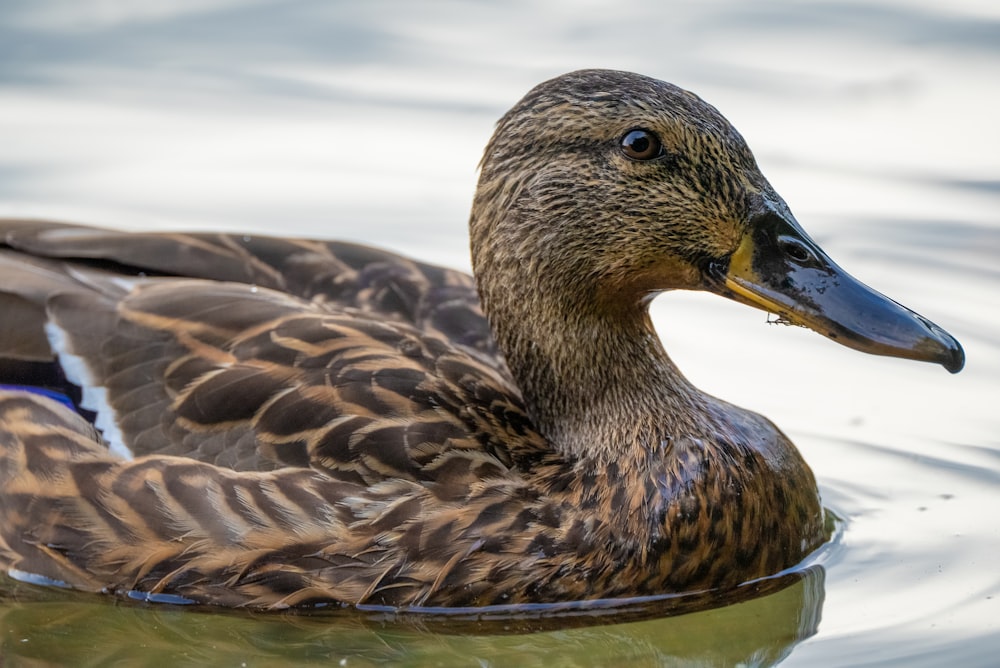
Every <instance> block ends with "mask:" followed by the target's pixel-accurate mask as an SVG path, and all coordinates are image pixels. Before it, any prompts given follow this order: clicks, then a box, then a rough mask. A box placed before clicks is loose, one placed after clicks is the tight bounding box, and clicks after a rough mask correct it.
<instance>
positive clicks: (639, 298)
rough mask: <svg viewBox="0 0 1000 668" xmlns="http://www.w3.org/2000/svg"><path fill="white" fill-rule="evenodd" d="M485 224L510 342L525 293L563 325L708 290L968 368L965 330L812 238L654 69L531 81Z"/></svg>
mask: <svg viewBox="0 0 1000 668" xmlns="http://www.w3.org/2000/svg"><path fill="white" fill-rule="evenodd" d="M471 233H472V234H471V237H472V250H473V263H474V266H475V270H476V274H477V278H478V280H479V285H480V293H481V296H482V299H483V305H484V310H485V311H486V313H487V315H488V316H490V317H491V322H493V325H494V329H495V330H497V334H498V338H499V340H500V341H501V345H505V341H504V339H505V338H506V339H510V338H512V335H511V334H510V333H509V332H506V331H504V330H505V329H506V326H505V325H504V324H503V323H498V320H508V319H510V316H511V315H512V314H514V313H516V312H517V311H518V308H519V306H518V305H519V304H521V303H528V302H530V303H532V306H531V308H532V309H533V310H535V311H539V310H540V311H545V312H550V313H552V314H559V315H557V316H556V317H554V318H552V319H550V321H549V322H548V323H547V327H548V328H549V329H548V331H549V332H550V333H551V331H552V329H553V328H557V329H558V328H560V327H564V326H565V327H566V328H573V327H581V326H582V327H585V328H586V326H587V323H593V322H597V321H601V322H608V321H609V320H613V319H615V318H619V319H621V318H625V319H627V318H629V317H632V316H631V315H629V314H634V313H637V312H639V311H642V312H643V313H644V312H645V305H646V304H647V303H648V301H649V300H650V299H651V298H652V296H655V295H656V294H658V293H659V292H662V291H664V290H670V289H697V290H701V289H704V290H710V291H712V292H715V293H717V294H720V295H723V296H725V297H728V298H730V299H734V300H736V301H738V302H741V303H744V304H747V305H750V306H754V307H756V308H760V309H763V310H765V311H768V312H771V313H774V314H777V315H778V316H779V318H780V319H781V321H783V322H786V323H791V324H796V325H801V326H804V327H808V328H810V329H813V330H815V331H817V332H819V333H820V334H822V335H824V336H826V337H828V338H830V339H832V340H834V341H836V342H838V343H841V344H843V345H846V346H849V347H851V348H855V349H857V350H861V351H864V352H869V353H875V354H880V355H890V356H894V357H902V358H908V359H913V360H921V361H928V362H936V363H939V364H941V365H942V366H944V367H945V368H946V369H948V370H949V371H951V372H957V371H959V370H960V369H961V368H962V366H963V363H964V353H963V351H962V348H961V346H960V345H959V343H958V342H957V341H956V340H955V339H954V338H953V337H952V336H950V335H949V334H948V333H947V332H945V331H944V330H943V329H941V328H940V327H938V326H936V325H935V324H933V323H931V322H930V321H928V320H927V319H925V318H923V317H922V316H920V315H918V314H916V313H914V312H913V311H911V310H909V309H907V308H905V307H903V306H901V305H900V304H897V303H896V302H894V301H892V300H891V299H889V298H887V297H885V296H883V295H881V294H879V293H878V292H876V291H875V290H872V289H871V288H869V287H867V286H866V285H864V284H863V283H861V282H860V281H858V280H857V279H855V278H853V277H852V276H850V275H849V274H847V273H846V272H845V271H844V270H843V269H841V268H840V267H838V266H837V265H836V264H835V263H834V262H833V261H832V260H831V259H830V258H829V257H828V256H827V255H826V253H824V252H823V250H822V249H821V248H820V247H819V246H818V245H817V244H816V243H815V242H814V241H813V240H812V239H810V238H809V236H808V235H807V234H806V233H805V232H804V231H803V229H802V228H801V227H800V226H799V224H798V222H797V221H796V220H795V218H794V216H793V215H792V213H791V211H790V210H789V208H788V206H787V205H786V204H785V202H784V201H783V200H782V198H781V197H780V196H779V195H778V194H777V193H776V192H775V190H774V189H773V188H772V187H771V185H770V184H769V183H768V182H767V180H766V179H765V178H764V176H763V175H762V174H761V172H760V170H759V168H758V166H757V163H756V161H755V159H754V157H753V154H752V153H751V151H750V149H749V148H748V147H747V145H746V142H745V141H744V140H743V138H742V137H741V136H740V134H739V133H738V132H737V131H736V130H735V129H734V128H733V127H732V125H730V124H729V122H728V121H726V119H725V118H724V117H723V116H722V115H721V114H720V113H719V112H718V111H717V110H716V109H715V108H714V107H712V106H711V105H709V104H707V103H705V102H704V101H702V100H701V99H700V98H698V97H697V96H695V95H694V94H692V93H689V92H687V91H685V90H682V89H680V88H677V87H676V86H673V85H671V84H668V83H664V82H662V81H657V80H654V79H650V78H648V77H644V76H640V75H636V74H630V73H625V72H614V71H603V70H588V71H580V72H574V73H571V74H567V75H564V76H561V77H558V78H556V79H553V80H551V81H548V82H545V83H543V84H541V85H539V86H538V87H536V88H535V89H534V90H532V91H531V92H529V93H528V94H527V95H526V96H525V97H524V98H523V99H522V100H521V101H520V102H519V103H518V104H517V105H516V106H515V107H514V108H513V109H512V110H511V111H510V112H508V113H507V114H506V115H505V116H504V117H503V118H502V119H501V120H500V122H499V123H498V127H497V130H496V133H495V135H494V137H493V139H492V140H491V142H490V144H489V146H488V147H487V149H486V153H485V156H484V158H483V163H482V171H481V178H480V184H479V189H478V191H477V197H476V202H475V205H474V207H473V215H472V220H471ZM514 283H523V284H525V287H526V288H527V289H522V288H520V287H518V286H515V285H513V284H514ZM539 301H541V302H544V303H538V302H539ZM504 311H506V312H508V315H507V316H506V317H504V318H496V317H494V314H495V313H497V312H504ZM524 317H529V316H528V315H525V316H524ZM514 319H517V318H516V317H514ZM516 327H518V328H519V329H520V325H516ZM513 338H516V337H513ZM536 338H537V334H536ZM508 343H509V344H510V345H513V346H517V345H522V346H523V345H525V342H523V341H522V342H520V343H519V342H516V341H510V342H508ZM563 343H565V344H570V345H571V344H572V341H563ZM528 345H532V344H530V342H529V344H528ZM505 352H506V350H505Z"/></svg>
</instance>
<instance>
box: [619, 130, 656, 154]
mask: <svg viewBox="0 0 1000 668" xmlns="http://www.w3.org/2000/svg"><path fill="white" fill-rule="evenodd" d="M620 146H621V149H622V153H624V154H625V157H627V158H631V159H632V160H655V159H656V158H659V157H660V156H662V155H663V144H662V143H661V142H660V138H659V137H657V136H656V133H655V132H653V131H651V130H643V129H642V128H637V129H635V130H629V131H628V132H626V133H625V134H624V136H622V139H621V144H620Z"/></svg>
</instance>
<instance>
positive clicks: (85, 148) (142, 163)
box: [0, 0, 1000, 666]
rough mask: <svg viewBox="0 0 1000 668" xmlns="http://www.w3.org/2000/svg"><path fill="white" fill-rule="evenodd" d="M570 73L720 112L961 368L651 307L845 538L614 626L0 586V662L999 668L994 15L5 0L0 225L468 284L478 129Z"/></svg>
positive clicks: (999, 221)
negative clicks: (337, 254)
mask: <svg viewBox="0 0 1000 668" xmlns="http://www.w3.org/2000/svg"><path fill="white" fill-rule="evenodd" d="M993 4H995V3H993ZM593 66H600V67H613V68H621V69H629V70H634V71H639V72H642V73H644V74H649V75H652V76H655V77H658V78H662V79H667V80H671V81H674V82H675V83H677V84H679V85H682V86H684V87H687V88H689V89H691V90H694V91H696V92H697V93H699V94H700V95H701V96H702V97H704V98H706V99H707V100H709V101H710V102H712V103H713V104H715V105H716V106H718V107H719V108H720V109H721V110H722V112H723V113H724V114H725V115H726V116H727V117H729V118H730V120H732V121H733V123H734V124H735V125H736V126H737V127H738V128H739V129H740V130H741V132H742V133H743V134H744V136H745V137H746V138H747V140H748V142H749V144H750V145H751V147H752V148H753V149H754V150H755V153H756V155H757V157H758V160H759V162H760V163H761V166H762V168H763V170H764V172H765V174H766V175H767V176H768V177H769V179H770V180H771V182H772V183H773V184H774V186H775V187H776V188H777V190H778V191H779V192H780V193H781V194H782V195H783V196H784V198H785V199H786V200H787V201H788V203H789V204H790V205H791V207H792V209H793V210H794V211H795V214H796V217H797V218H798V220H799V221H800V222H801V223H802V224H803V226H804V227H805V228H806V229H807V231H809V232H810V234H811V235H812V236H813V237H814V238H815V239H816V240H817V241H818V242H819V243H820V244H821V245H823V246H824V248H825V249H826V250H827V251H828V252H829V253H830V255H831V256H833V257H834V258H835V259H836V260H837V261H838V263H839V264H841V265H842V266H844V267H845V268H846V269H847V270H848V271H850V272H851V273H852V274H854V275H856V276H858V277H859V278H860V279H862V280H863V281H865V282H866V283H869V284H870V285H872V286H873V287H875V288H877V289H878V290H880V291H882V292H884V293H886V294H888V295H889V296H891V297H893V298H894V299H897V300H899V301H900V302H902V303H904V304H906V305H907V306H910V307H912V308H914V309H916V310H917V311H919V312H921V313H923V314H924V315H926V316H927V317H929V318H931V319H932V320H934V321H935V322H938V323H939V324H941V325H942V326H944V327H945V328H947V329H948V330H949V331H951V332H952V333H953V334H955V335H956V336H957V337H958V338H959V339H960V340H961V341H962V343H963V344H964V345H965V347H966V351H967V354H968V364H967V368H966V370H965V371H963V372H962V373H961V374H960V375H958V376H954V377H952V376H948V375H947V374H946V373H945V372H944V371H942V370H940V369H938V368H935V367H931V366H929V365H920V364H915V363H908V362H904V361H900V360H888V359H881V358H873V357H869V356H864V355H861V354H859V353H855V352H853V351H850V350H847V349H844V348H841V347H838V346H835V345H833V344H831V343H829V342H828V341H826V340H824V339H822V338H821V337H818V336H816V335H815V334H812V333H810V332H806V331H803V330H798V329H792V328H787V327H771V326H766V324H765V319H764V317H763V315H762V314H760V313H757V312H754V311H750V310H749V309H745V308H742V307H740V306H738V305H735V304H732V303H729V302H725V300H720V299H717V298H713V297H709V296H706V295H696V294H681V293H678V294H669V295H665V296H664V297H662V298H660V299H659V300H657V302H656V303H655V304H654V307H653V318H654V321H655V322H656V324H657V328H658V329H659V331H660V333H661V336H662V337H663V339H664V341H665V344H666V345H667V348H668V350H669V351H670V352H671V355H672V356H673V357H674V359H675V361H677V362H678V364H679V365H680V367H681V368H682V369H683V370H684V371H685V373H687V374H688V376H689V377H690V378H691V379H692V380H693V381H694V382H695V383H696V384H698V385H699V386H700V387H702V388H704V389H705V390H707V391H709V392H711V393H713V394H716V395H718V396H721V397H723V398H725V399H727V400H730V401H733V402H734V403H737V404H741V405H744V406H747V407H749V408H753V409H754V410H757V411H759V412H761V413H763V414H765V415H767V416H768V417H769V418H771V419H772V420H774V421H775V422H776V423H777V424H778V425H779V426H781V427H782V429H784V430H785V431H786V432H787V433H788V434H789V435H790V436H791V437H792V439H793V440H794V441H795V442H796V443H797V444H798V446H799V448H800V449H801V450H802V452H803V454H804V455H805V457H806V459H807V461H808V462H809V463H810V465H811V466H812V467H813V469H814V471H815V473H816V475H817V478H818V480H819V483H820V486H821V491H822V493H823V498H824V503H825V504H826V505H827V506H828V507H829V508H832V509H833V510H834V511H835V512H836V513H837V514H838V515H839V516H841V517H842V518H843V524H842V527H841V530H840V534H839V537H838V539H837V541H836V542H835V544H833V545H832V546H830V547H828V548H826V549H825V550H824V551H823V552H822V553H821V554H820V555H818V557H817V560H816V563H814V564H812V566H811V567H810V568H808V569H806V570H804V571H802V579H800V580H798V581H797V582H795V583H794V584H792V585H790V586H788V587H787V588H785V589H782V590H781V591H779V592H777V593H771V594H769V595H766V596H760V597H758V598H755V599H753V600H748V601H743V602H741V603H734V604H732V605H727V606H724V607H720V608H718V609H714V610H709V611H704V612H698V613H693V614H687V615H680V616H665V615H666V612H668V610H661V611H652V610H648V611H644V612H643V614H653V615H654V616H653V617H652V618H647V619H642V620H636V621H624V622H622V621H620V620H611V619H605V618H588V619H581V618H564V619H561V620H557V621H554V622H553V621H543V620H538V619H532V618H523V619H513V620H493V621H488V622H476V621H474V620H469V619H453V618H449V619H441V618H424V617H406V618H394V617H392V616H387V615H381V616H379V615H375V614H370V613H369V614H362V613H357V612H352V611H342V612H338V613H336V614H328V615H323V616H316V617H310V616H302V615H298V616H289V615H247V614H238V613H232V612H220V611H210V610H204V609H192V608H173V607H169V606H162V605H161V606H155V605H154V606H150V605H139V604H130V603H127V602H122V601H115V600H109V599H106V598H102V597H98V596H90V595H82V594H79V593H74V592H65V591H61V590H51V589H45V588H39V587H33V586H31V585H25V584H22V583H15V582H13V581H10V580H3V581H0V659H2V661H0V664H2V665H4V666H7V665H14V666H16V665H73V666H78V665H128V666H132V665H162V664H164V663H166V664H175V665H232V666H239V665H244V664H245V665H248V666H262V665H263V666H267V665H283V664H287V663H289V662H295V663H299V664H306V665H308V664H310V663H316V664H320V663H322V664H325V665H330V664H332V665H346V666H355V665H377V664H383V663H388V664H399V665H497V666H507V665H510V666H524V665H546V666H549V665H580V666H600V665H623V664H626V665H628V664H630V665H635V666H652V665H678V664H679V665H696V666H714V665H720V666H727V665H735V664H739V663H742V664H745V665H771V664H774V663H777V662H783V665H801V666H876V665H878V666H893V665H900V666H939V665H946V664H954V665H962V666H988V665H994V664H995V661H996V659H995V657H996V656H997V654H998V652H1000V570H998V569H997V564H998V561H997V554H998V553H1000V522H998V520H997V511H998V510H1000V412H998V411H997V409H996V406H997V403H998V400H1000V308H998V307H1000V298H998V295H1000V262H998V260H1000V157H998V156H1000V132H998V131H997V130H996V120H995V119H996V113H997V108H998V106H1000V105H998V103H1000V9H998V8H997V7H995V6H993V5H992V4H990V3H985V2H975V1H974V0H959V1H957V2H953V3H949V4H948V6H947V7H944V6H941V5H940V3H931V2H929V0H914V1H905V2H904V1H903V0H884V1H883V2H840V1H834V0H830V1H827V2H792V1H791V0H789V1H779V0H773V1H769V2H754V3H746V2H739V1H738V0H717V1H715V2H665V3H661V2H652V1H650V2H641V1H638V0H636V1H632V2H629V1H626V2H620V1H615V2H611V1H610V0H592V1H589V2H570V1H569V0H565V1H554V2H550V3H545V4H544V5H541V3H535V2H528V1H527V0H525V1H523V2H510V3H499V2H487V1H483V2H464V3H458V2H431V3H410V2H402V1H399V2H370V3H348V2H321V1H319V0H302V1H294V2H277V1H268V0H256V1H250V0H245V1H244V0H206V1H205V2H199V3H186V2H165V1H164V2H155V1H147V2H142V3H133V2H126V1H124V0H122V1H121V2H114V1H107V0H103V1H98V0H73V1H70V0H64V1H56V0H53V1H52V2H46V3H38V2H34V1H32V0H10V1H8V2H5V3H3V5H2V6H0V215H4V216H12V215H22V216H31V217H47V218H66V219H72V220H77V221H81V222H90V223H94V224H104V225H112V226H120V227H125V228H132V229H151V228H157V229H225V230H240V231H247V232H256V233H270V234H289V235H299V236H320V237H326V238H344V239H354V240H359V241H362V242H365V243H372V244H377V245H382V246H388V247H391V248H393V249H395V250H397V251H400V252H404V253H407V254H409V255H412V256H414V257H418V258H421V259H425V260H430V261H435V262H439V263H442V264H446V265H449V266H455V267H467V266H468V258H467V254H468V251H467V241H466V230H465V221H466V220H467V216H468V207H469V203H470V201H471V196H472V191H473V188H474V184H475V179H476V172H475V166H476V164H477V162H478V159H479V154H480V152H481V151H482V147H483V146H484V145H485V142H486V140H487V139H488V137H489V135H490V132H491V128H492V124H493V123H494V122H495V120H496V119H497V118H498V117H499V115H500V114H501V113H503V111H504V110H505V109H506V108H507V107H509V106H510V105H511V104H512V103H513V102H514V101H516V100H517V99H518V98H519V97H520V96H521V95H522V94H523V93H524V92H525V91H527V90H528V88H530V87H531V86H532V85H534V84H535V83H537V82H539V81H541V80H543V79H545V78H548V77H550V76H553V75H556V74H559V73H561V72H564V71H568V70H572V69H577V68H581V67H593ZM584 621H586V622H587V624H586V625H583V626H581V623H582V622H584ZM613 621H618V622H619V623H612V622H613Z"/></svg>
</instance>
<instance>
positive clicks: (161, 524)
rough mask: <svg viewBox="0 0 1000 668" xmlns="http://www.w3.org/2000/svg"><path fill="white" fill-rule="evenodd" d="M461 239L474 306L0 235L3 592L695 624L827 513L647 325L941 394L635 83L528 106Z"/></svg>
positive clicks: (447, 289)
mask: <svg viewBox="0 0 1000 668" xmlns="http://www.w3.org/2000/svg"><path fill="white" fill-rule="evenodd" d="M469 230H470V239H471V255H472V266H473V273H474V276H475V278H474V279H473V278H472V277H471V276H469V275H467V274H465V273H462V272H459V271H455V270H451V269H447V268H443V267H438V266H434V265H431V264H426V263H422V262H419V261H416V260H413V259H409V258H406V257H403V256H401V255H398V254H394V253H391V252H388V251H386V250H381V249H378V248H374V247H369V246H365V245H359V244H352V243H347V242H339V241H324V240H313V239H289V238H280V237H277V236H274V237H268V236H259V235H238V234H223V233H208V232H197V233H180V232H179V233H168V232H124V231H117V230H112V229H107V228H98V227H91V226H86V225H76V224H72V223H64V222H58V221H39V220H24V219H4V220H2V221H0V307H2V309H0V310H2V312H3V313H4V314H5V316H4V318H3V324H2V325H0V383H3V384H4V385H5V389H3V390H2V391H0V567H2V569H3V570H4V571H5V572H6V573H7V574H8V575H9V576H11V577H14V578H16V579H22V580H27V581H31V582H42V583H45V584H57V585H61V586H66V587H71V588H74V589H80V590H86V591H91V592H101V593H104V594H109V595H117V596H127V597H130V598H136V597H138V598H142V599H144V600H168V601H183V602H188V603H197V604H206V605H218V606H227V607H237V608H250V609H259V610H278V609H289V608H301V609H309V608H316V607H321V606H327V605H341V606H387V607H389V608H391V609H398V610H402V609H425V608H426V609H430V608H434V609H438V608H467V607H487V606H497V605H513V606H518V605H526V604H548V603H558V602H574V601H590V600H604V599H620V598H628V597H643V596H660V595H664V594H682V593H685V592H707V591H718V592H723V591H727V590H732V589H733V588H736V587H739V586H740V585H741V584H743V583H746V582H750V581H753V580H755V579H758V578H765V577H768V576H770V575H773V574H776V573H779V572H782V571H783V570H785V569H788V568H791V567H793V566H795V565H796V564H799V563H801V562H802V561H803V560H804V559H806V558H807V557H808V556H809V555H810V554H811V553H813V552H814V551H816V550H817V549H818V548H819V547H820V546H821V545H822V544H823V543H824V541H825V540H827V537H828V531H827V529H826V522H825V517H824V510H823V506H822V502H821V498H820V494H819V491H818V488H817V483H816V479H815V476H814V474H813V473H812V471H811V469H810V468H809V466H808V465H807V463H806V462H805V461H804V459H803V458H802V456H801V455H800V453H799V452H798V450H797V449H796V447H795V446H794V445H793V443H792V442H791V441H790V440H789V439H788V438H787V437H786V436H785V434H784V433H782V432H781V431H780V430H779V429H778V428H777V427H776V426H775V425H774V424H773V423H772V422H770V421H769V420H768V419H766V418H765V417H763V416H761V415H758V414H756V413H754V412H751V411H748V410H745V409H742V408H739V407H737V406H735V405H732V404H730V403H727V402H725V401H723V400H721V399H718V398H715V397H713V396H710V395H708V394H706V393H704V392H702V391H700V390H698V389H697V388H696V387H694V385H692V384H691V383H690V382H689V381H688V380H687V379H686V378H685V376H684V375H683V374H682V373H681V371H680V370H679V369H678V368H677V366H676V365H675V364H674V363H673V362H672V361H671V359H670V357H669V356H668V355H667V353H666V351H665V350H664V348H663V345H662V343H661V341H660V339H659V338H658V337H657V335H656V333H655V332H654V329H653V325H652V323H651V320H650V316H649V310H648V308H649V304H650V302H651V301H652V299H653V298H654V297H655V296H656V295H658V294H660V293H662V292H665V291H669V290H684V289H686V290H706V291H710V292H714V293H716V294H718V295H721V296H723V297H726V298H729V299H731V300H734V301H736V302H740V303H742V304H745V305H749V306H751V307H755V308H758V309H761V310H764V311H767V312H769V313H771V314H773V315H775V316H777V317H778V319H779V320H780V321H782V322H785V323H788V324H794V325H799V326H803V327H807V328H810V329H813V330H815V331H816V332H818V333H819V334H822V335H823V336H825V337H827V338H829V339H831V340H834V341H836V342H837V343H841V344H843V345H846V346H849V347H851V348H854V349H856V350H860V351H863V352H868V353H874V354H880V355H889V356H894V357H899V358H904V359H910V360H917V361H926V362H933V363H937V364H940V365H942V366H944V367H945V368H946V369H947V370H949V371H951V372H957V371H959V370H960V369H961V367H962V365H963V363H964V353H963V351H962V348H961V345H960V344H959V343H958V341H957V340H956V339H955V338H954V337H952V336H951V335H950V334H948V333H947V332H946V331H945V330H943V329H942V328H940V327H938V326H937V325H935V324H933V323H932V322H930V321H929V320H927V319H925V318H923V317H922V316H920V315H918V314H916V313H914V312H913V311H910V310H909V309H907V308H905V307H903V306H901V305H900V304H898V303H896V302H895V301H892V300H891V299H889V298H887V297H885V296H883V295H881V294H880V293H878V292H876V291H874V290H872V289H871V288H868V287H867V286H865V285H864V284H863V283H861V282H859V281H858V280H856V279H854V278H853V277H851V276H850V275H849V274H848V273H846V272H845V271H844V270H842V269H841V268H840V267H838V266H837V265H836V264H834V262H833V261H832V260H831V259H830V258H829V257H828V256H827V255H826V253H825V252H824V251H823V250H822V249H821V248H820V247H819V246H818V245H817V244H816V243H815V242H814V241H813V240H812V239H811V238H810V237H809V236H808V235H807V234H806V233H805V231H804V230H803V229H802V228H801V227H800V225H799V223H798V222H797V221H796V219H795V218H794V216H793V215H792V213H791V211H790V209H789V208H788V206H787V205H786V203H785V202H784V201H783V200H782V199H781V197H780V196H779V195H778V194H777V192H776V191H775V190H774V188H772V186H771V185H770V184H769V182H768V181H767V180H766V179H765V177H764V176H763V175H762V173H761V171H760V168H759V167H758V165H757V162H756V161H755V158H754V156H753V154H752V152H751V151H750V149H749V148H748V146H747V143H746V142H745V140H744V139H743V137H742V136H741V135H740V134H739V133H738V132H737V131H736V129H734V128H733V126H732V125H731V124H730V123H729V122H728V121H727V120H726V119H725V118H724V117H723V116H722V115H721V113H720V112H719V111H717V110H716V109H715V108H714V107H713V106H711V105H710V104H708V103H707V102H705V101H703V100H702V99H701V98H699V97H697V96H696V95H694V94H693V93H690V92H688V91H686V90H684V89H681V88H679V87H676V86H674V85H672V84H669V83H666V82H663V81H659V80H656V79H653V78H650V77H646V76H643V75H639V74H634V73H628V72H620V71H611V70H582V71H576V72H571V73H568V74H564V75H562V76H558V77H556V78H553V79H551V80H548V81H546V82H543V83H541V84H539V85H538V86H536V87H535V88H533V89H532V90H531V91H530V92H528V93H527V94H526V95H525V96H524V97H523V98H522V99H521V100H520V101H519V102H517V103H516V104H515V105H514V106H513V108H511V109H510V111H508V112H507V113H506V114H505V115H503V117H502V118H501V119H500V120H499V121H498V123H497V126H496V130H495V133H494V134H493V136H492V138H491V139H490V141H489V143H488V145H487V147H486V150H485V153H484V157H483V159H482V162H481V164H480V175H479V181H478V186H477V189H476V192H475V196H474V199H473V204H472V213H471V216H470V221H469ZM46 393H49V394H52V393H56V394H57V395H58V396H57V397H56V398H53V397H52V396H47V395H46ZM59 397H62V400H59Z"/></svg>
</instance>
